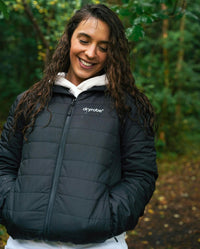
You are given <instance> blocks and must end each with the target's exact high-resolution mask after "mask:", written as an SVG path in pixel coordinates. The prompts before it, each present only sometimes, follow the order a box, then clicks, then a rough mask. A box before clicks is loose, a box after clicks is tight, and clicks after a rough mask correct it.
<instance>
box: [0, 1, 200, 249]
mask: <svg viewBox="0 0 200 249" xmlns="http://www.w3.org/2000/svg"><path fill="white" fill-rule="evenodd" d="M87 3H104V4H106V5H107V6H109V7H110V8H111V9H112V10H113V11H115V12H116V13H117V14H118V16H119V17H120V19H121V20H122V22H123V24H124V26H125V28H126V34H127V38H128V40H129V44H130V62H131V67H132V72H133V75H134V77H135V80H136V85H137V86H138V87H139V88H140V89H141V90H142V91H144V92H145V93H146V94H147V96H148V97H149V99H150V100H151V102H152V104H153V106H154V108H155V111H156V114H157V123H158V131H157V136H156V147H157V152H158V166H159V172H160V180H159V181H158V190H157V192H156V193H155V198H154V200H153V201H152V204H150V208H149V209H148V210H150V211H149V212H148V214H149V215H152V216H153V215H154V214H155V213H156V212H159V215H160V216H159V217H160V218H163V217H164V218H166V216H167V215H166V214H165V215H164V216H163V213H161V214H160V212H164V211H166V210H167V209H168V207H169V206H168V204H167V202H168V201H169V198H172V197H171V195H169V193H168V195H167V194H166V193H165V194H164V192H165V190H166V186H165V184H164V183H163V181H164V180H165V182H167V181H168V180H169V178H170V179H173V180H174V181H172V182H171V184H176V181H177V178H172V176H177V177H179V181H185V178H184V177H186V175H187V176H188V175H189V176H191V177H193V178H192V181H191V179H188V181H191V182H192V184H193V185H188V188H190V187H191V189H193V191H194V193H195V189H196V188H198V186H196V184H197V182H196V179H197V174H199V165H200V163H199V162H200V158H199V151H200V126H199V120H200V91H199V90H200V84H199V73H200V0H196V1H186V0H140V1H136V0H115V1H114V0H108V1H103V0H102V1H100V0H99V1H95V0H91V1H85V0H73V1H64V0H49V1H46V0H38V1H36V0H9V1H3V0H0V10H1V13H0V48H1V50H0V68H1V73H0V106H1V108H0V129H2V126H3V123H4V122H5V120H6V117H7V115H8V111H9V108H10V106H11V104H12V102H13V101H14V99H15V98H16V96H17V95H18V94H19V93H21V92H23V91H24V90H26V89H28V88H29V87H30V86H31V85H32V84H33V83H35V82H37V81H38V80H40V79H41V77H42V72H43V69H44V65H45V64H47V63H48V61H49V59H50V57H51V55H52V53H53V51H54V49H55V47H56V44H57V42H58V40H59V38H60V37H61V35H62V32H63V29H64V27H65V24H66V21H67V20H69V18H70V17H71V16H72V15H73V13H74V11H75V10H77V9H79V8H80V7H81V6H83V5H85V4H87ZM186 168H187V169H188V171H187V170H185V169H186ZM176 186H177V184H176ZM181 186H182V185H181ZM159 187H160V189H159ZM178 190H180V191H182V192H180V194H181V193H182V194H184V193H185V192H187V190H183V188H182V189H181V187H180V189H177V191H178ZM162 191H163V193H161V192H162ZM184 191H185V192H184ZM169 192H170V191H169ZM170 193H171V192H170ZM194 193H193V194H194ZM189 197H190V201H191V200H193V199H197V197H198V198H199V195H194V196H190V195H189V194H188V198H189ZM173 200H174V199H173ZM175 201H176V200H174V202H175ZM151 205H153V208H152V206H151ZM159 205H160V206H159ZM166 205H167V206H166ZM187 205H191V206H189V207H188V210H190V209H191V210H193V211H197V207H196V206H197V205H196V204H195V203H193V202H192V204H191V203H190V204H189V203H187ZM183 206H184V204H183ZM166 207H167V208H166ZM160 209H163V210H164V211H163V210H161V211H160ZM156 210H157V211H156ZM191 210H190V211H191ZM171 212H173V211H171ZM180 212H181V211H180ZM164 213H165V212H164ZM148 214H147V216H146V219H147V221H148V219H150V218H149V217H148ZM173 215H174V214H171V217H173ZM194 217H195V219H196V221H197V220H198V221H200V220H199V218H200V217H199V216H194ZM179 218H180V217H179ZM195 219H194V220H195ZM143 221H145V218H144V220H143ZM184 222H185V221H184ZM184 222H183V224H184ZM189 222H190V223H191V222H193V221H191V220H190V221H189ZM158 223H160V221H158ZM141 224H142V223H141ZM154 224H156V221H155V222H154ZM166 224H167V223H165V222H164V223H163V229H164V228H167V227H169V224H167V225H166ZM157 225H158V224H157ZM190 225H191V227H195V225H194V224H190ZM193 225H194V226H193ZM150 228H151V229H152V227H150ZM141 229H143V232H144V229H146V228H144V227H142V225H141ZM197 230H198V229H197ZM197 230H195V229H193V230H192V232H191V233H190V236H189V237H188V241H191V243H193V242H194V240H195V242H194V243H197V244H198V243H200V232H199V230H198V231H197ZM147 232H148V234H149V231H147ZM168 232H169V231H168ZM0 233H1V234H0V235H1V236H2V245H3V244H5V241H6V238H7V235H6V233H5V229H4V228H3V227H1V230H0ZM150 233H151V232H150ZM193 233H194V234H195V238H193V237H191V234H193ZM194 234H193V235H194ZM150 235H151V236H150ZM150 235H149V237H148V238H144V237H141V236H142V235H141V236H140V227H139V228H138V230H136V232H134V233H133V234H132V235H131V236H132V237H133V236H135V237H134V241H137V239H138V241H139V239H140V241H141V247H140V246H139V244H138V246H137V247H134V248H143V247H142V246H144V248H154V247H155V248H179V247H177V245H174V246H173V247H170V246H171V245H172V244H173V242H172V243H171V244H170V245H169V246H168V247H166V245H165V247H162V243H161V239H160V240H159V238H155V241H154V243H153V242H152V241H153V239H152V238H153V236H152V234H150ZM186 237H187V236H186ZM191 238H192V239H191ZM151 240H152V241H151ZM174 241H176V240H174ZM183 241H184V240H183ZM192 241H193V242H192ZM151 242H152V244H151ZM168 242H169V241H168ZM129 243H130V245H131V241H130V242H129ZM138 243H139V242H138ZM156 243H157V244H156ZM166 243H167V240H166ZM177 243H178V242H177ZM179 243H180V242H179ZM188 243H189V242H188ZM150 244H151V246H152V247H151V246H150ZM184 244H185V243H184ZM186 244H187V243H186ZM195 245H196V244H195ZM198 245H199V244H198ZM148 246H149V247H148ZM159 246H160V247H159ZM190 246H191V245H190ZM131 248H132V247H131ZM180 248H198V247H184V246H182V247H180Z"/></svg>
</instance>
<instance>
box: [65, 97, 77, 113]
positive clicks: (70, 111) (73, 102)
mask: <svg viewBox="0 0 200 249" xmlns="http://www.w3.org/2000/svg"><path fill="white" fill-rule="evenodd" d="M75 102H76V99H73V100H72V102H71V104H70V106H69V110H68V112H67V116H71V115H72V109H73V107H74V105H75Z"/></svg>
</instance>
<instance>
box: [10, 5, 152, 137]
mask: <svg viewBox="0 0 200 249" xmlns="http://www.w3.org/2000/svg"><path fill="white" fill-rule="evenodd" d="M89 17H95V18H97V19H99V20H101V21H103V22H105V23H106V24H107V25H108V26H109V28H110V40H109V41H110V43H109V48H108V52H107V53H108V55H107V61H106V65H105V67H104V72H105V73H106V76H107V79H108V82H109V83H108V85H107V92H108V94H109V95H110V96H111V97H112V99H113V100H114V104H115V107H116V110H117V112H118V114H119V117H120V118H121V119H123V118H124V117H125V115H126V114H127V113H130V107H129V106H128V104H127V101H126V100H127V95H129V96H132V97H133V99H134V101H135V104H136V106H137V109H138V115H137V119H138V120H139V119H140V120H141V119H142V120H143V124H144V126H145V127H146V128H148V131H150V132H153V131H154V120H155V117H154V111H153V108H152V106H151V104H150V102H149V100H148V98H147V97H146V96H145V95H144V94H143V93H142V92H141V91H139V89H138V88H137V87H136V85H135V81H134V78H133V76H132V72H131V68H130V63H129V59H128V58H129V48H128V41H127V39H126V36H125V31H124V27H123V25H122V22H121V21H120V19H119V18H118V16H117V15H116V14H115V13H114V12H113V11H112V10H110V9H109V8H108V7H106V6H105V5H103V4H96V5H86V6H85V7H83V8H82V9H80V10H78V11H76V13H75V15H74V16H73V17H72V18H71V19H70V20H69V22H68V24H67V26H66V29H65V32H64V34H63V35H62V37H61V39H60V41H59V43H58V46H57V48H56V50H55V52H54V54H53V56H52V59H51V61H50V63H49V65H48V66H46V68H45V70H44V76H43V78H42V79H41V80H40V81H39V82H37V83H36V84H34V85H33V86H32V87H31V88H30V89H29V90H27V91H26V92H25V93H24V94H23V96H22V98H21V100H20V102H19V104H18V106H17V108H16V111H15V116H14V129H16V125H17V120H18V118H19V117H21V116H22V115H23V116H24V119H25V127H24V129H23V132H24V134H25V133H26V131H27V129H29V128H33V126H34V123H35V120H36V117H37V115H38V113H39V112H41V111H42V110H44V108H48V103H49V101H50V99H51V96H52V88H53V84H54V81H55V79H56V76H57V74H58V72H67V71H68V69H69V66H70V57H69V52H70V42H71V37H72V34H73V32H74V30H75V29H76V28H77V27H78V25H79V23H80V22H82V21H83V20H86V19H88V18H89Z"/></svg>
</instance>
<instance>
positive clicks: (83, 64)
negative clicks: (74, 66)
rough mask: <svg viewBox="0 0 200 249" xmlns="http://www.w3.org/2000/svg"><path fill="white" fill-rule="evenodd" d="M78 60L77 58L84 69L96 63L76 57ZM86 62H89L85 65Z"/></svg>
mask: <svg viewBox="0 0 200 249" xmlns="http://www.w3.org/2000/svg"><path fill="white" fill-rule="evenodd" d="M78 60H79V64H80V66H81V67H82V68H84V69H91V68H93V67H94V66H95V65H96V63H92V62H88V61H86V60H84V59H82V58H80V57H78ZM86 64H89V65H86Z"/></svg>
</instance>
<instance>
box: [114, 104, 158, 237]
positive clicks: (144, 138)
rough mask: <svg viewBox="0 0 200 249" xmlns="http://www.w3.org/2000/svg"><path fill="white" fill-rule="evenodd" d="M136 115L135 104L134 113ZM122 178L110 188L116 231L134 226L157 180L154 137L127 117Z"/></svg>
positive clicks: (122, 156) (122, 138)
mask: <svg viewBox="0 0 200 249" xmlns="http://www.w3.org/2000/svg"><path fill="white" fill-rule="evenodd" d="M135 114H136V107H134V108H133V109H132V113H131V116H132V117H134V115H135ZM121 165H122V178H121V180H120V182H118V183H117V184H116V185H114V186H113V187H112V188H111V189H110V205H111V215H112V229H113V234H114V235H118V234H120V233H122V232H124V231H128V230H131V229H133V228H134V227H135V226H136V224H137V222H138V219H139V217H140V216H142V215H143V213H144V209H145V205H146V204H147V203H148V202H149V200H150V198H151V196H152V194H153V192H154V189H155V181H156V179H157V176H158V174H157V166H156V151H155V147H154V137H153V136H150V135H148V134H147V132H146V131H145V129H144V127H142V125H139V124H138V122H137V121H134V120H133V119H131V118H129V117H128V118H127V119H126V121H125V123H124V127H123V129H122V135H121Z"/></svg>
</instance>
